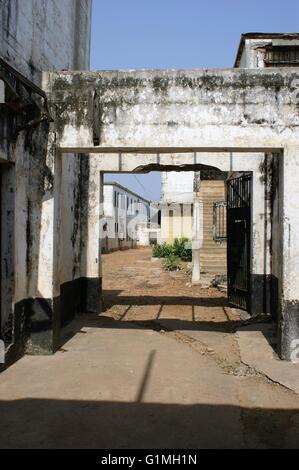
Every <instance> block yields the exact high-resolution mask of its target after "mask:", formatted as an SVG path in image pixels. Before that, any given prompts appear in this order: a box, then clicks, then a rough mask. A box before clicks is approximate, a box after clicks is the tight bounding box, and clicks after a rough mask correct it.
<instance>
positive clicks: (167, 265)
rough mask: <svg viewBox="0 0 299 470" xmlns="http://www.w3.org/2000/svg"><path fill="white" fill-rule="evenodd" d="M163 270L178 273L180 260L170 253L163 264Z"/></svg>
mask: <svg viewBox="0 0 299 470" xmlns="http://www.w3.org/2000/svg"><path fill="white" fill-rule="evenodd" d="M163 268H164V269H165V271H179V270H180V269H181V267H180V258H179V257H178V256H176V255H175V254H173V253H170V254H169V255H168V256H167V257H166V258H165V261H164V262H163Z"/></svg>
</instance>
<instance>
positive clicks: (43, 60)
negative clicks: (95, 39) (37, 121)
mask: <svg viewBox="0 0 299 470" xmlns="http://www.w3.org/2000/svg"><path fill="white" fill-rule="evenodd" d="M91 4H92V2H91V0H2V1H1V3H0V18H1V21H0V43H1V51H0V56H1V57H2V58H3V59H4V60H6V61H7V62H9V63H10V64H11V65H12V66H13V67H15V68H16V69H17V70H18V71H19V72H21V73H23V75H25V76H26V77H27V78H29V79H30V80H32V81H34V82H35V83H39V84H40V83H41V71H43V70H49V71H50V70H62V69H72V70H88V69H89V49H90V18H91Z"/></svg>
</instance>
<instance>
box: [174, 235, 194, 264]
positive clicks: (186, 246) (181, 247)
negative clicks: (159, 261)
mask: <svg viewBox="0 0 299 470" xmlns="http://www.w3.org/2000/svg"><path fill="white" fill-rule="evenodd" d="M173 247H174V251H173V252H174V254H175V255H176V256H179V258H181V260H182V261H192V248H191V243H190V240H189V239H188V238H176V239H175V240H174V244H173Z"/></svg>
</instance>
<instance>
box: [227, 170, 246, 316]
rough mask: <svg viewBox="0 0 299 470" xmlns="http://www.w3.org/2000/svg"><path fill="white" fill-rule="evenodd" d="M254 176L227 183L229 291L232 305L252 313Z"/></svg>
mask: <svg viewBox="0 0 299 470" xmlns="http://www.w3.org/2000/svg"><path fill="white" fill-rule="evenodd" d="M251 193H252V174H251V173H243V174H241V175H240V176H237V177H231V178H229V179H228V180H227V284H228V285H227V288H228V300H229V302H230V303H231V304H232V305H234V306H236V307H238V308H242V309H245V310H247V311H249V312H250V247H251V241H250V238H251Z"/></svg>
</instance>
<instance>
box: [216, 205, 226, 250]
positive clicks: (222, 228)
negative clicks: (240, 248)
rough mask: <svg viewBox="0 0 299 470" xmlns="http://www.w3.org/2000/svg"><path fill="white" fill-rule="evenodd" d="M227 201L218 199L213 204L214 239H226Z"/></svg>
mask: <svg viewBox="0 0 299 470" xmlns="http://www.w3.org/2000/svg"><path fill="white" fill-rule="evenodd" d="M226 206H227V205H226V202H225V201H217V202H215V203H214V206H213V240H214V241H219V242H221V241H225V240H226Z"/></svg>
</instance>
